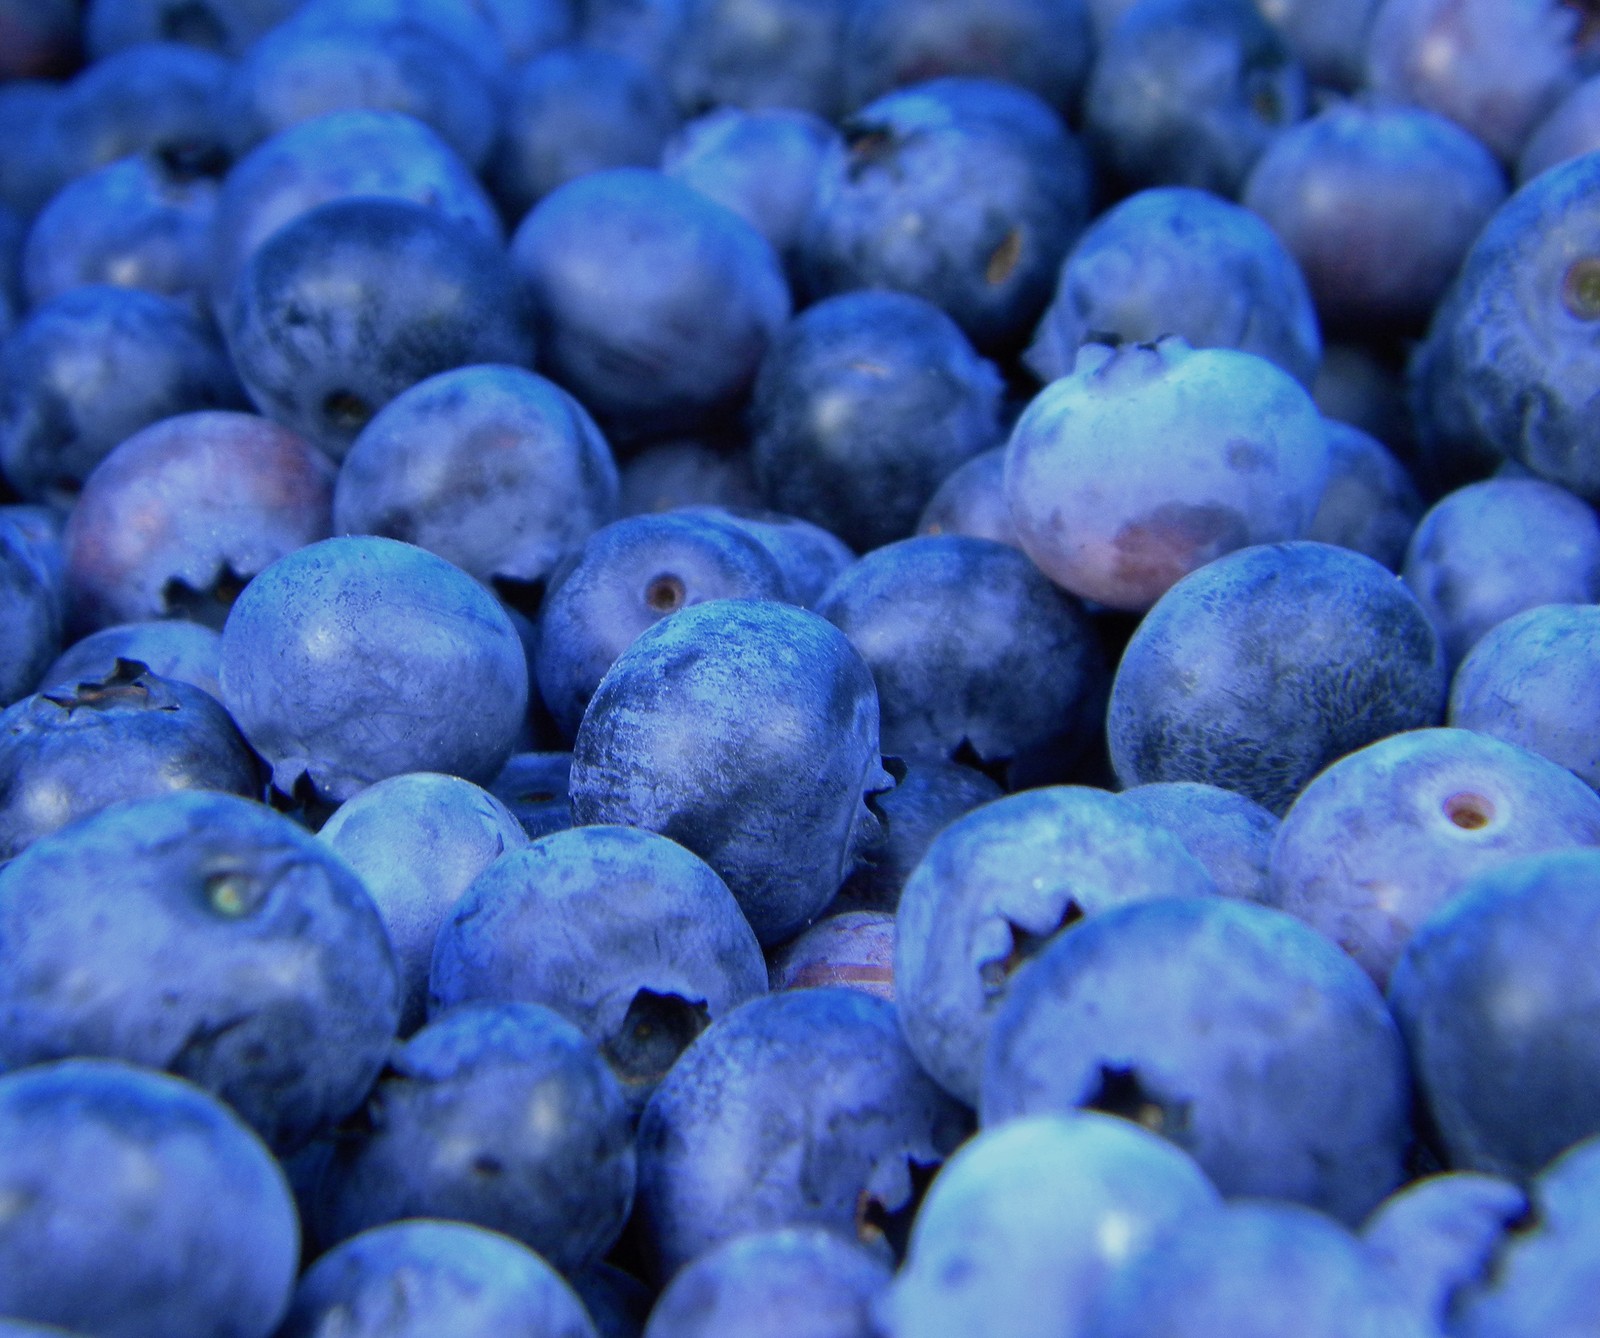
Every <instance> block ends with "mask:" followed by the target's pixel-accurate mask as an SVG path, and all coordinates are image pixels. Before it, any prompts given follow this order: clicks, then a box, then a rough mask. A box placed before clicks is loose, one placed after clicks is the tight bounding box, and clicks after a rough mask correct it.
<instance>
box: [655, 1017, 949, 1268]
mask: <svg viewBox="0 0 1600 1338" xmlns="http://www.w3.org/2000/svg"><path fill="white" fill-rule="evenodd" d="M965 1125H966V1120H965V1117H964V1114H963V1112H962V1111H961V1108H960V1107H959V1106H958V1105H957V1104H956V1103H955V1102H953V1101H952V1100H951V1099H950V1098H949V1097H947V1096H946V1095H945V1094H944V1093H943V1092H941V1091H940V1090H939V1088H938V1087H937V1086H936V1085H935V1084H934V1082H933V1081H932V1079H930V1078H929V1077H928V1076H927V1075H926V1074H924V1073H923V1072H922V1071H921V1070H920V1069H919V1068H918V1067H917V1064H916V1061H915V1060H914V1059H913V1058H912V1057H911V1052H910V1051H909V1050H907V1049H906V1047H905V1042H904V1041H902V1040H901V1039H900V1033H899V1029H898V1028H897V1027H896V1025H895V1016H894V1007H893V1005H891V1004H889V1003H886V1002H885V1001H884V1000H882V999H874V998H872V997H871V996H870V995H867V994H864V993H862V992H861V991H859V990H847V989H839V988H835V987H826V986H825V987H820V988H817V989H809V990H786V991H783V992H782V993H779V994H772V995H768V996H766V997H765V998H760V999H755V1000H752V1001H751V1002H750V1003H748V1004H746V1005H745V1006H744V1007H743V1008H740V1009H738V1010H736V1011H735V1012H733V1013H730V1014H729V1015H728V1016H727V1017H726V1018H724V1019H722V1020H721V1021H719V1022H716V1023H714V1024H712V1026H710V1027H708V1028H707V1029H706V1031H705V1032H704V1033H702V1034H701V1036H700V1037H699V1038H698V1039H697V1040H696V1041H695V1042H694V1043H693V1044H692V1045H691V1046H690V1047H689V1048H688V1049H687V1050H686V1051H684V1053H683V1057H682V1058H681V1059H680V1060H679V1061H678V1062H677V1063H676V1064H675V1065H674V1066H673V1067H672V1070H671V1072H669V1073H668V1074H667V1076H666V1078H665V1079H664V1080H663V1082H662V1083H661V1086H659V1087H658V1088H656V1091H655V1094H654V1095H653V1096H652V1097H651V1098H650V1102H649V1104H648V1105H646V1107H645V1109H644V1114H643V1116H642V1117H641V1119H640V1122H639V1197H638V1205H637V1208H636V1210H635V1212H636V1220H637V1222H638V1224H639V1226H640V1227H641V1228H642V1230H643V1233H644V1236H643V1240H644V1245H645V1249H646V1252H647V1257H648V1258H649V1260H650V1263H651V1266H652V1268H653V1269H654V1271H655V1273H656V1274H657V1275H658V1276H659V1277H661V1278H662V1279H668V1278H670V1277H671V1276H672V1275H673V1274H674V1273H676V1272H677V1271H678V1269H679V1268H681V1267H682V1266H683V1265H684V1264H686V1263H688V1262H690V1261H691V1260H692V1259H694V1258H696V1257H697V1256H699V1255H701V1254H702V1253H704V1252H705V1251H706V1250H708V1249H710V1248H712V1247H713V1246H715V1245H718V1244H720V1243H721V1242H722V1241H725V1240H727V1239H729V1238H730V1237H733V1236H736V1235H738V1234H740V1233H741V1232H745V1231H759V1230H765V1229H768V1228H773V1227H783V1226H801V1225H808V1224H814V1225H817V1226H822V1227H827V1228H829V1229H830V1230H833V1231H837V1232H840V1233H842V1234H844V1235H846V1236H854V1237H856V1238H857V1239H859V1240H860V1241H861V1242H862V1243H863V1244H867V1245H869V1246H872V1247H874V1248H877V1249H879V1250H880V1251H882V1250H883V1249H884V1248H885V1246H884V1228H885V1225H886V1224H892V1223H890V1221H889V1219H891V1218H892V1216H893V1215H894V1214H895V1213H898V1212H902V1211H903V1210H905V1209H907V1208H908V1207H909V1206H910V1205H911V1199H912V1194H913V1188H914V1180H915V1175H916V1174H917V1173H919V1168H920V1170H921V1171H926V1170H928V1169H931V1168H933V1167H936V1166H937V1165H938V1164H939V1163H940V1161H942V1160H943V1158H944V1157H945V1156H946V1155H947V1154H948V1153H949V1151H950V1150H951V1149H952V1148H953V1147H954V1146H955V1144H956V1143H957V1142H959V1141H960V1139H961V1137H962V1136H963V1134H964V1133H965Z"/></svg>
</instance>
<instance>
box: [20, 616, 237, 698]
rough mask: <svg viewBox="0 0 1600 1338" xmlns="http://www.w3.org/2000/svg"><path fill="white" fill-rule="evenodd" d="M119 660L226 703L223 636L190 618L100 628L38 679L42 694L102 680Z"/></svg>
mask: <svg viewBox="0 0 1600 1338" xmlns="http://www.w3.org/2000/svg"><path fill="white" fill-rule="evenodd" d="M118 660H138V661H139V662H140V663H141V664H143V665H144V666H145V667H146V668H148V669H149V670H150V672H151V673H153V674H157V675H159V676H160V677H162V678H175V679H177V680H179V681H180V682H183V683H191V684H193V685H194V686H195V687H197V688H202V689H204V690H205V691H206V692H209V693H210V694H211V695H212V696H213V697H215V698H216V699H217V700H218V701H221V700H222V688H221V686H220V685H219V684H218V682H217V669H218V666H219V665H220V663H221V660H222V633H220V632H218V631H217V630H216V629H215V628H211V627H207V626H206V625H205V624H204V623H196V622H190V621H189V620H188V619H187V618H157V619H154V620H153V621H150V622H137V623H118V624H116V625H115V626H112V627H102V628H101V629H100V630H99V631H98V632H91V633H89V635H88V636H86V637H83V638H82V639H81V640H78V641H74V642H73V643H72V645H70V646H68V647H67V649H66V650H64V651H62V652H61V654H60V655H58V656H56V658H55V660H54V661H53V662H52V663H51V665H50V667H49V668H48V669H46V670H45V671H44V673H43V674H41V675H40V676H39V687H40V689H41V690H47V689H51V688H60V687H66V688H71V687H73V686H75V685H76V684H77V683H79V682H81V681H83V680H85V679H95V678H104V677H105V676H106V675H107V674H109V673H111V672H112V671H113V670H114V669H115V668H116V667H117V661H118Z"/></svg>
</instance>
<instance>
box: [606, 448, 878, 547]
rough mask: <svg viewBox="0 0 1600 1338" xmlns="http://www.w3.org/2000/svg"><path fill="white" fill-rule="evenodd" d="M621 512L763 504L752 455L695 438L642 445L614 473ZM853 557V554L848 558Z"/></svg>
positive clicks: (742, 450)
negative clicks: (618, 476)
mask: <svg viewBox="0 0 1600 1338" xmlns="http://www.w3.org/2000/svg"><path fill="white" fill-rule="evenodd" d="M618 472H619V474H620V477H621V484H622V491H621V498H622V500H621V514H622V515H624V516H643V515H650V514H652V513H656V512H661V511H673V510H676V509H678V508H681V507H695V506H711V507H719V508H720V507H732V508H737V509H740V510H743V509H746V508H751V507H758V506H760V505H761V489H760V488H759V486H757V484H756V471H755V466H754V465H752V464H751V462H750V452H749V451H748V450H745V449H742V448H735V449H733V450H722V449H719V447H718V446H717V445H713V444H710V443H708V442H704V441H697V440H694V439H693V438H685V439H682V440H679V441H659V442H656V443H655V444H654V445H651V446H646V447H645V448H644V449H643V450H641V451H639V453H638V454H637V455H634V456H633V457H631V458H630V459H629V460H628V461H627V462H626V463H625V464H623V465H622V466H621V468H620V470H619V471H618ZM851 556H854V554H852V555H851Z"/></svg>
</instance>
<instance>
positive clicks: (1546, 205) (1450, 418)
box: [1410, 154, 1600, 501]
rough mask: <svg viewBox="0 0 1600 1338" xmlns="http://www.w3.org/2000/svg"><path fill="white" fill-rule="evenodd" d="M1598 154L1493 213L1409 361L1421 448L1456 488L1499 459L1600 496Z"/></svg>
mask: <svg viewBox="0 0 1600 1338" xmlns="http://www.w3.org/2000/svg"><path fill="white" fill-rule="evenodd" d="M1597 320H1600V158H1596V157H1595V156H1593V155H1592V154H1591V155H1587V156H1585V157H1582V158H1576V159H1573V160H1572V161H1571V162H1568V163H1563V164H1562V165H1561V166H1559V167H1555V168H1552V169H1551V170H1550V171H1548V172H1546V173H1545V174H1544V175H1543V176H1540V177H1537V178H1536V179H1535V180H1533V181H1530V182H1529V183H1528V184H1527V185H1526V186H1524V187H1523V188H1522V189H1521V190H1519V191H1517V192H1516V194H1514V195H1513V196H1512V197H1511V198H1510V199H1509V200H1507V201H1506V203H1505V204H1503V205H1502V206H1501V207H1500V208H1499V209H1498V210H1497V211H1496V212H1495V214H1494V216H1493V218H1491V219H1490V220H1489V222H1488V224H1487V225H1486V226H1485V227H1484V229H1483V231H1482V232H1481V233H1480V234H1479V235H1478V239H1477V241H1476V242H1474V243H1473V246H1472V249H1471V250H1470V251H1469V252H1468V253H1467V258H1466V260H1465V261H1464V262H1463V263H1462V266H1461V269H1460V271H1459V273H1458V274H1457V276H1456V279H1455V282H1454V283H1453V284H1452V285H1451V288H1450V291H1449V292H1448V293H1447V294H1446V295H1445V297H1444V300H1443V301H1442V302H1440V304H1439V306H1438V307H1437V308H1436V309H1435V310H1434V314H1433V320H1432V323H1431V324H1430V325H1429V328H1428V336H1427V338H1426V340H1425V341H1424V342H1423V343H1422V345H1421V346H1420V347H1419V348H1418V349H1417V352H1416V354H1415V356H1414V357H1413V359H1412V362H1411V368H1410V380H1411V392H1412V397H1413V402H1414V412H1415V416H1416V421H1417V430H1418V434H1419V437H1420V444H1421V447H1422V449H1423V452H1424V454H1425V456H1426V457H1428V458H1429V459H1431V460H1433V461H1435V462H1436V464H1435V468H1436V470H1437V471H1438V472H1439V473H1440V474H1441V475H1443V476H1445V477H1446V478H1448V479H1449V480H1450V482H1451V483H1459V482H1465V481H1467V480H1469V479H1471V478H1473V477H1481V476H1482V475H1484V474H1487V473H1488V472H1489V471H1490V470H1492V469H1493V468H1494V466H1495V464H1496V463H1498V461H1499V460H1501V459H1510V460H1516V461H1518V462H1519V463H1521V464H1524V465H1526V466H1527V467H1528V468H1529V469H1531V470H1532V471H1533V472H1534V473H1535V474H1536V475H1538V476H1539V477H1540V478H1544V479H1548V480H1550V481H1551V482H1553V483H1559V484H1560V485H1561V486H1562V487H1564V488H1568V489H1570V490H1571V491H1573V492H1575V493H1577V494H1578V495H1579V496H1580V497H1583V498H1586V499H1588V500H1590V501H1594V500H1595V499H1596V498H1600V436H1597V435H1596V431H1595V428H1594V425H1593V423H1592V421H1591V419H1592V417H1593V416H1592V415H1591V414H1590V412H1589V408H1588V405H1589V396H1590V394H1591V387H1592V386H1593V385H1594V382H1595V377H1596V376H1597V375H1600V371H1597V370H1596V368H1597V365H1600V341H1597V340H1596V338H1595V334H1594V330H1595V322H1596V321H1597Z"/></svg>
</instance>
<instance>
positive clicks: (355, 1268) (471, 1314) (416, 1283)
mask: <svg viewBox="0 0 1600 1338" xmlns="http://www.w3.org/2000/svg"><path fill="white" fill-rule="evenodd" d="M330 1325H338V1326H340V1327H341V1328H342V1331H343V1333H344V1334H345V1335H347V1338H439V1335H441V1334H449V1335H450V1338H505V1335H507V1334H511V1333H527V1334H537V1335H538V1336H539V1338H597V1335H596V1333H595V1327H594V1324H593V1323H592V1322H591V1321H590V1319H589V1316H588V1315H587V1314H586V1313H585V1311H584V1308H583V1302H582V1301H580V1300H579V1299H578V1297H577V1294H576V1293H575V1292H574V1291H573V1290H572V1288H571V1287H570V1286H568V1285H567V1283H566V1282H564V1281H563V1280H562V1277H561V1275H560V1274H559V1273H557V1272H556V1271H555V1269H553V1268H551V1267H550V1265H549V1264H547V1263H545V1261H544V1260H543V1259H541V1258H539V1256H538V1255H537V1254H535V1253H534V1252H533V1251H532V1250H530V1249H528V1248H527V1247H526V1246H525V1245H519V1244H518V1243H517V1242H516V1241H514V1240H510V1239H508V1238H507V1237H505V1236H502V1235H501V1234H500V1233H499V1232H497V1231H486V1230H484V1229H483V1228H482V1227H476V1226H471V1225H469V1224H468V1223H466V1222H440V1221H429V1220H421V1221H412V1222H392V1223H390V1224H389V1225H387V1226H380V1227H374V1228H373V1229H372V1230H371V1231H364V1232H362V1233H361V1234H360V1235H359V1236H352V1237H351V1238H350V1239H349V1240H347V1241H345V1242H344V1243H343V1244H340V1245H337V1246H335V1247H334V1248H333V1249H331V1250H329V1251H328V1253H327V1254H325V1255H323V1256H322V1258H320V1259H318V1260H317V1262H316V1263H314V1264H313V1265H312V1266H311V1267H310V1268H308V1269H307V1270H306V1272H305V1275H304V1276H303V1277H302V1278H301V1279H300V1285H299V1286H298V1287H297V1288H296V1289H295V1293H294V1304H293V1305H292V1306H291V1307H290V1309H289V1313H288V1315H287V1316H286V1317H285V1319H284V1322H283V1327H282V1328H281V1329H279V1330H278V1333H277V1335H276V1338H315V1335H318V1334H325V1333H326V1332H327V1331H328V1328H329V1326H330Z"/></svg>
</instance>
